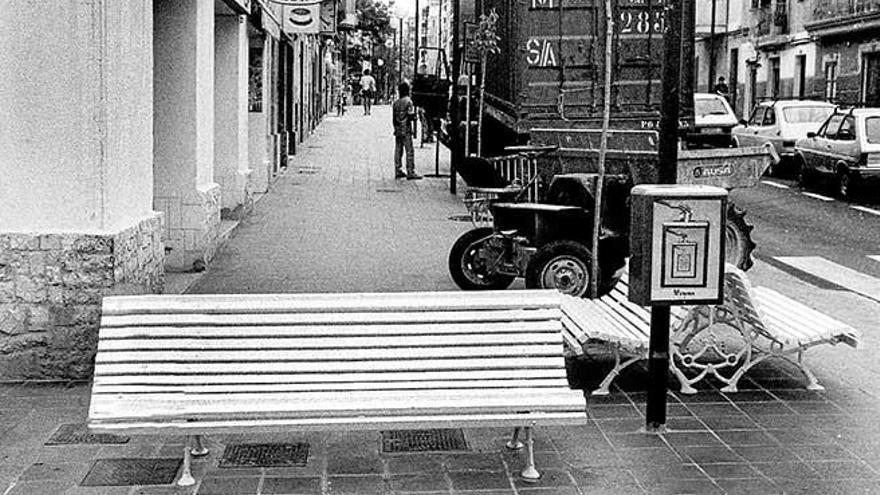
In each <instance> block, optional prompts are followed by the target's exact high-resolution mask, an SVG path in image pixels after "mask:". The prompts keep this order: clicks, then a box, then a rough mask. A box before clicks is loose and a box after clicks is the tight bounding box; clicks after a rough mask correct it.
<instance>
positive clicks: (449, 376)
mask: <svg viewBox="0 0 880 495" xmlns="http://www.w3.org/2000/svg"><path fill="white" fill-rule="evenodd" d="M562 375H563V373H561V371H560V368H559V367H558V366H557V367H556V368H500V369H490V370H452V371H422V372H420V373H418V374H414V373H411V372H387V373H370V372H358V373H323V374H322V373H307V374H306V373H301V374H283V373H272V374H266V373H260V374H258V373H252V374H234V373H227V374H195V373H192V374H160V375H144V374H125V375H97V376H95V379H94V382H93V384H92V390H93V392H101V391H102V388H103V387H106V386H120V385H157V386H158V385H175V386H179V385H181V384H182V383H186V384H190V385H192V386H199V385H213V384H230V385H238V384H245V383H250V384H256V385H260V384H271V385H277V384H288V383H293V384H296V383H299V384H319V383H371V382H381V383H395V382H406V381H435V380H436V381H442V380H450V381H454V380H507V379H510V378H511V377H512V376H515V377H516V378H517V379H547V378H557V379H558V378H560V376H562Z"/></svg>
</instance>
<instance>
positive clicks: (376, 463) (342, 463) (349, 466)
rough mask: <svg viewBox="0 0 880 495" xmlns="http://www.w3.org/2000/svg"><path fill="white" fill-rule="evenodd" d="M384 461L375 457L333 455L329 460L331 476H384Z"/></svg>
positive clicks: (328, 469)
mask: <svg viewBox="0 0 880 495" xmlns="http://www.w3.org/2000/svg"><path fill="white" fill-rule="evenodd" d="M384 470H385V467H384V466H383V464H382V459H380V458H379V457H375V456H359V455H358V456H355V455H332V456H329V457H328V458H327V472H328V473H329V474H382V473H383V472H384Z"/></svg>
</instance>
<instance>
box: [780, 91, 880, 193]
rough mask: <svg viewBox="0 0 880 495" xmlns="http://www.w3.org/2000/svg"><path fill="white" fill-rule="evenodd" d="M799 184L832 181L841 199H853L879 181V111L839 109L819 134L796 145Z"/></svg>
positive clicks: (809, 134)
mask: <svg viewBox="0 0 880 495" xmlns="http://www.w3.org/2000/svg"><path fill="white" fill-rule="evenodd" d="M795 166H796V168H797V171H798V181H799V182H800V183H801V184H802V185H804V186H807V185H809V184H810V183H811V182H813V179H815V178H817V177H818V176H824V177H826V178H833V179H834V184H835V189H836V192H837V194H838V196H840V197H842V198H850V197H851V196H853V195H854V194H855V193H856V192H857V191H858V189H859V188H860V187H861V186H862V185H864V183H865V182H866V181H868V180H869V179H878V178H880V108H854V109H850V110H836V111H834V113H832V114H831V116H829V117H828V119H826V120H825V122H824V123H823V124H822V125H821V126H820V127H819V128H818V130H817V131H816V132H809V133H807V137H806V138H803V139H799V140H798V141H797V143H796V144H795Z"/></svg>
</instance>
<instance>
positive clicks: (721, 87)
mask: <svg viewBox="0 0 880 495" xmlns="http://www.w3.org/2000/svg"><path fill="white" fill-rule="evenodd" d="M712 92H713V93H715V94H719V95H721V96H723V97H725V98H727V95H728V94H729V93H730V88H728V87H727V83H726V82H725V80H724V76H721V77H719V78H718V83H716V84H715V87H714V88H712Z"/></svg>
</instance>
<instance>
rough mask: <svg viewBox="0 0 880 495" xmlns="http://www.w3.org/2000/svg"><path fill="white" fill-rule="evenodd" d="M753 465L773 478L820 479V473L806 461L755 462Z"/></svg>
mask: <svg viewBox="0 0 880 495" xmlns="http://www.w3.org/2000/svg"><path fill="white" fill-rule="evenodd" d="M752 467H754V468H755V469H757V470H758V471H760V472H761V474H763V475H764V476H766V477H768V478H770V479H771V480H777V479H818V478H819V477H820V476H819V473H818V472H817V471H816V470H815V469H813V468H811V467H810V466H809V465H807V463H805V462H790V461H783V462H754V463H752Z"/></svg>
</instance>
